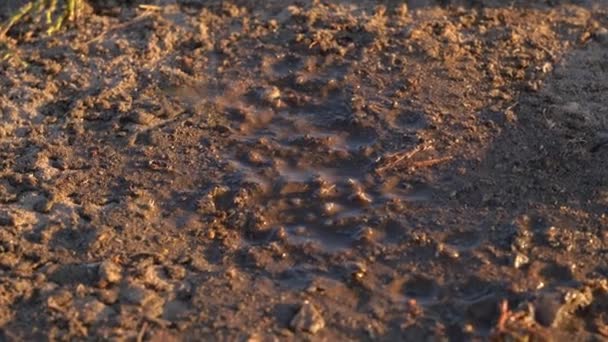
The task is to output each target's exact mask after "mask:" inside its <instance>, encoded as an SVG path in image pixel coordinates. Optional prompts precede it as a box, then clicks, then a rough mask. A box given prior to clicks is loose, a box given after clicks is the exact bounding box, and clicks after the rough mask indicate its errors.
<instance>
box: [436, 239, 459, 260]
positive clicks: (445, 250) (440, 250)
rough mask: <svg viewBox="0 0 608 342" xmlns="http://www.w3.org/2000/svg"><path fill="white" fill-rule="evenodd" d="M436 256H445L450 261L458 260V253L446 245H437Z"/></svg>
mask: <svg viewBox="0 0 608 342" xmlns="http://www.w3.org/2000/svg"><path fill="white" fill-rule="evenodd" d="M436 255H437V256H445V257H448V258H450V259H458V258H460V252H458V250H457V249H456V248H454V247H452V246H448V245H446V244H443V243H440V244H438V245H437V253H436Z"/></svg>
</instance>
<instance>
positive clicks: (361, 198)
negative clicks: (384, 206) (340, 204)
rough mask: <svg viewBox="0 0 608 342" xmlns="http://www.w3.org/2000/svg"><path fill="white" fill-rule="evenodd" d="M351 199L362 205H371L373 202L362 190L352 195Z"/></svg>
mask: <svg viewBox="0 0 608 342" xmlns="http://www.w3.org/2000/svg"><path fill="white" fill-rule="evenodd" d="M349 199H350V200H351V201H354V202H357V203H359V204H361V205H369V204H371V203H372V202H373V199H372V198H371V196H370V195H368V194H366V193H365V192H364V191H363V190H360V189H359V190H356V191H355V192H354V193H353V194H352V195H350V197H349Z"/></svg>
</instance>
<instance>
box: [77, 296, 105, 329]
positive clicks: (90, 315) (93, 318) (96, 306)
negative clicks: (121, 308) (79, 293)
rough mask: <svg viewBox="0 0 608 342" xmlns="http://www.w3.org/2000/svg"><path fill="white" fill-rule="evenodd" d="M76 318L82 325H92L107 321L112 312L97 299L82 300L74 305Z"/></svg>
mask: <svg viewBox="0 0 608 342" xmlns="http://www.w3.org/2000/svg"><path fill="white" fill-rule="evenodd" d="M75 307H76V308H77V310H78V316H79V318H80V319H81V320H82V321H83V322H84V323H94V322H98V321H103V320H106V319H108V318H109V317H110V316H111V315H112V314H113V313H114V310H112V309H111V308H109V307H108V306H106V305H105V304H103V303H102V302H100V301H98V300H97V299H91V298H88V299H83V300H80V301H78V302H77V303H76V304H75Z"/></svg>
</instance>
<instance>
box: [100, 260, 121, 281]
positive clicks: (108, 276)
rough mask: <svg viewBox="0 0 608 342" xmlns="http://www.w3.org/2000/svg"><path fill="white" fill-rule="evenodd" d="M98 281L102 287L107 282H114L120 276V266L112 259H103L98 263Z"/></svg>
mask: <svg viewBox="0 0 608 342" xmlns="http://www.w3.org/2000/svg"><path fill="white" fill-rule="evenodd" d="M98 275H99V281H100V284H101V285H102V287H105V286H107V285H108V284H116V283H118V282H119V281H120V279H121V278H122V268H121V267H120V266H119V265H117V264H115V263H114V262H112V261H109V260H107V261H104V262H102V263H101V264H100V265H99V270H98Z"/></svg>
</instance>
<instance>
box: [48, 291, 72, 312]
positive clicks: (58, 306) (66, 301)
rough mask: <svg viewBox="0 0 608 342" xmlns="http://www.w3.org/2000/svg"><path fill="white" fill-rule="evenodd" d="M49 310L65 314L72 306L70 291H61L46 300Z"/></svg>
mask: <svg viewBox="0 0 608 342" xmlns="http://www.w3.org/2000/svg"><path fill="white" fill-rule="evenodd" d="M46 304H47V306H48V308H49V309H53V310H55V311H59V312H63V311H65V310H66V308H67V307H68V306H70V305H71V304H72V294H71V293H70V292H68V291H59V292H57V293H55V294H53V295H51V296H49V298H48V299H47V300H46Z"/></svg>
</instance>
